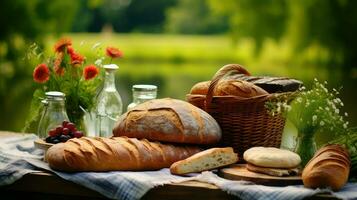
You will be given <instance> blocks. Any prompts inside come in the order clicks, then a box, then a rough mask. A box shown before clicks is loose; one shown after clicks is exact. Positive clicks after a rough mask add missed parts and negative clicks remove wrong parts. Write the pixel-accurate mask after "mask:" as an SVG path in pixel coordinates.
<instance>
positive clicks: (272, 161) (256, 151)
mask: <svg viewBox="0 0 357 200" xmlns="http://www.w3.org/2000/svg"><path fill="white" fill-rule="evenodd" d="M243 157H244V160H245V161H247V162H248V163H251V164H253V165H255V166H260V167H272V168H294V167H297V166H298V165H299V164H300V162H301V159H300V156H299V155H298V154H296V153H294V152H291V151H289V150H285V149H278V148H274V147H252V148H250V149H248V150H246V151H245V152H244V154H243Z"/></svg>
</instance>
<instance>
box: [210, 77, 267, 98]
mask: <svg viewBox="0 0 357 200" xmlns="http://www.w3.org/2000/svg"><path fill="white" fill-rule="evenodd" d="M265 94H268V92H266V91H265V90H264V89H262V88H260V87H259V86H256V85H254V84H253V83H250V82H247V81H241V80H222V81H220V82H218V84H217V86H216V88H215V89H214V91H213V95H214V96H228V95H233V96H239V97H245V98H249V97H254V96H259V95H265Z"/></svg>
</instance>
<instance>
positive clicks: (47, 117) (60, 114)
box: [37, 91, 69, 138]
mask: <svg viewBox="0 0 357 200" xmlns="http://www.w3.org/2000/svg"><path fill="white" fill-rule="evenodd" d="M45 95H46V99H45V100H43V101H42V103H43V105H44V109H43V113H42V117H41V119H40V123H39V125H38V129H37V134H38V136H39V137H40V138H46V137H47V135H48V131H49V130H50V129H53V128H56V127H57V126H60V125H61V124H62V122H63V121H64V120H66V121H69V120H68V116H67V113H66V106H65V94H63V93H62V92H57V91H51V92H46V93H45Z"/></svg>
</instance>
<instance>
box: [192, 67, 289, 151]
mask: <svg viewBox="0 0 357 200" xmlns="http://www.w3.org/2000/svg"><path fill="white" fill-rule="evenodd" d="M231 72H234V73H243V74H247V75H249V73H248V72H247V71H246V70H245V69H244V68H243V67H241V66H240V65H237V64H229V65H226V66H224V67H222V68H221V69H220V70H219V71H218V72H217V73H216V74H215V75H214V77H213V78H212V81H211V85H210V87H209V89H208V93H207V95H194V94H188V95H187V101H188V102H190V103H191V104H193V105H195V106H197V107H199V108H202V109H203V110H205V111H207V112H208V113H209V114H210V115H212V116H213V117H214V118H215V119H216V121H217V122H218V124H219V125H220V127H221V129H222V133H223V136H222V140H221V145H222V146H231V147H233V149H234V150H235V152H237V153H238V154H239V155H243V153H244V151H245V150H247V149H249V148H251V147H254V146H265V147H280V143H281V136H282V132H283V129H284V125H285V118H283V117H282V116H281V115H275V116H272V115H271V114H269V113H268V112H267V110H266V107H265V103H266V102H267V101H268V100H273V99H274V98H277V97H278V96H279V95H280V94H267V95H261V96H256V97H252V98H242V97H237V96H212V94H213V90H214V88H215V86H216V85H217V83H218V82H219V81H220V80H221V79H223V78H225V77H226V76H227V75H229V74H230V73H231Z"/></svg>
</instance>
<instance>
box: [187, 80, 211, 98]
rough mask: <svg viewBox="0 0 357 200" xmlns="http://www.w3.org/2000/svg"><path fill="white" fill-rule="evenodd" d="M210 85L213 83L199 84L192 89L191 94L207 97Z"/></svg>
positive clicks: (203, 82) (204, 82)
mask: <svg viewBox="0 0 357 200" xmlns="http://www.w3.org/2000/svg"><path fill="white" fill-rule="evenodd" d="M210 84H211V81H202V82H198V83H196V84H195V85H194V86H193V87H192V88H191V91H190V94H202V95H206V94H207V92H208V88H209V85H210Z"/></svg>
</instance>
